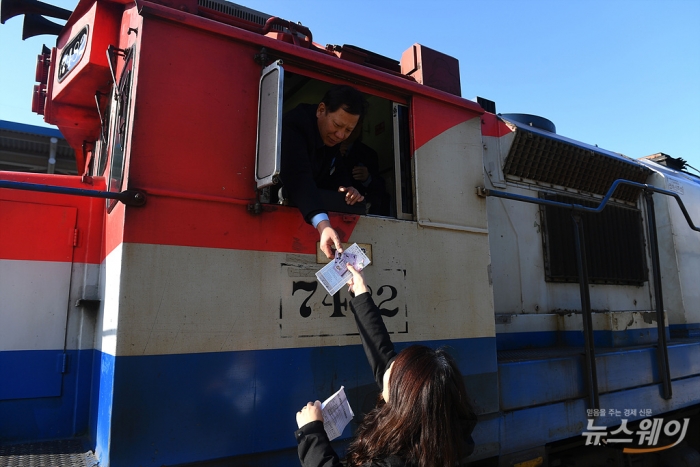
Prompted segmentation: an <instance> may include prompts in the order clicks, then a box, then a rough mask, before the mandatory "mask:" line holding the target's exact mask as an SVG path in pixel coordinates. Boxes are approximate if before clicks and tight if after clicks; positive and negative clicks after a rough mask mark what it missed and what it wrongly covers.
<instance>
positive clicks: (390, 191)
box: [255, 61, 415, 220]
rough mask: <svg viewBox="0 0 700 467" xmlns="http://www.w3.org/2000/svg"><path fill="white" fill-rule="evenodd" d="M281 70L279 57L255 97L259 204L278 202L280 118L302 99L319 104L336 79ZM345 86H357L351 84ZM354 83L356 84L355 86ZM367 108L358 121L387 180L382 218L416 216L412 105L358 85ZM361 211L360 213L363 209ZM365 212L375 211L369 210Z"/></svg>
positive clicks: (353, 210)
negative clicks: (365, 113)
mask: <svg viewBox="0 0 700 467" xmlns="http://www.w3.org/2000/svg"><path fill="white" fill-rule="evenodd" d="M289 68H290V69H288V70H285V68H284V67H283V66H282V63H281V61H276V62H275V63H273V64H271V65H269V66H268V67H266V68H264V69H263V72H262V74H261V78H260V86H259V90H260V94H259V100H258V129H257V142H256V158H255V182H256V187H257V189H258V190H259V191H260V200H261V202H263V203H275V202H276V201H277V196H276V189H277V187H276V185H277V184H278V183H279V180H280V178H281V176H282V175H283V174H281V154H282V148H281V141H282V116H283V115H284V113H285V112H288V111H289V110H291V109H293V108H294V107H296V106H297V105H298V104H301V103H318V102H320V101H321V99H322V97H323V95H324V94H325V92H326V91H327V89H328V88H330V87H331V86H332V85H334V84H344V83H342V82H340V83H339V82H338V81H337V80H335V81H331V80H325V79H324V77H323V76H318V75H314V74H313V73H308V74H307V73H306V72H305V70H299V69H296V68H294V67H291V66H290V67H289ZM347 84H349V85H353V86H356V84H355V83H350V82H348V83H347ZM356 87H357V86H356ZM361 91H362V92H363V94H365V97H366V98H367V100H368V103H369V111H368V113H367V115H366V116H365V118H364V119H363V121H362V123H361V124H362V135H363V142H364V143H365V144H366V145H367V146H369V147H370V148H372V149H374V150H375V151H376V152H377V154H378V158H379V175H380V177H381V178H382V179H383V180H384V181H385V188H386V193H387V195H388V197H389V198H390V200H389V202H388V204H389V208H388V210H387V212H386V213H384V214H379V215H380V216H381V217H390V218H395V219H402V220H415V215H414V213H415V208H414V205H415V199H414V194H415V188H414V187H415V183H414V174H413V161H412V157H411V136H410V131H409V128H410V125H409V113H410V108H409V106H408V105H407V102H406V101H403V102H397V100H400V99H393V98H392V97H390V96H387V95H386V94H384V95H382V93H380V92H377V93H376V94H375V93H372V92H371V91H369V92H368V89H367V88H366V87H365V88H363V89H361ZM333 211H334V212H347V213H357V209H356V208H355V209H351V207H350V206H348V209H347V210H343V209H342V208H338V210H337V211H336V210H333ZM363 214H364V213H363ZM368 215H373V214H372V213H371V211H370V212H369V213H368Z"/></svg>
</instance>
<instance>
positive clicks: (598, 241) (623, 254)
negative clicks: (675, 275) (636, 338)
mask: <svg viewBox="0 0 700 467" xmlns="http://www.w3.org/2000/svg"><path fill="white" fill-rule="evenodd" d="M541 196H542V197H544V198H546V199H548V200H552V201H558V202H561V203H570V204H580V205H582V206H588V207H595V206H597V205H598V202H592V201H588V200H584V199H581V198H572V197H569V196H562V195H555V194H542V195H541ZM541 210H542V213H543V221H544V229H543V235H544V237H543V239H544V246H545V247H544V259H545V274H546V277H545V279H546V280H547V281H550V282H578V265H577V263H576V244H575V237H574V223H573V220H572V219H571V211H570V210H569V209H564V208H557V207H553V206H542V207H541ZM580 215H581V219H582V221H583V231H584V234H583V235H584V239H585V242H586V261H587V264H588V276H589V277H588V280H589V281H590V282H592V283H598V284H626V285H641V284H642V283H644V282H645V281H646V280H647V267H646V261H645V258H646V255H645V252H644V233H643V224H642V216H641V213H640V211H639V210H638V209H634V208H630V207H622V206H616V205H612V204H608V205H607V206H606V207H605V209H603V211H602V212H600V213H598V214H594V213H589V212H583V213H580Z"/></svg>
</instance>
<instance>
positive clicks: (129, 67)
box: [107, 47, 134, 211]
mask: <svg viewBox="0 0 700 467" xmlns="http://www.w3.org/2000/svg"><path fill="white" fill-rule="evenodd" d="M133 50H134V49H133V47H132V48H131V49H127V51H126V55H125V57H124V69H123V70H122V74H121V77H120V78H119V84H118V86H117V91H115V96H114V97H115V98H114V102H113V105H114V107H115V109H114V118H113V122H114V123H113V125H112V142H111V149H112V151H111V156H112V158H111V161H110V168H109V179H108V182H107V189H108V190H109V191H111V192H114V193H116V192H119V191H121V190H122V183H123V181H124V162H125V160H124V154H125V150H126V144H127V131H128V126H129V125H128V123H129V117H130V115H129V108H130V106H131V82H132V74H133V65H134V61H133V53H132V52H133ZM116 203H117V201H116V200H107V207H108V211H111V210H112V209H113V208H114V206H115V205H116Z"/></svg>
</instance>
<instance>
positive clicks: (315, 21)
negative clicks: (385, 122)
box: [0, 0, 700, 170]
mask: <svg viewBox="0 0 700 467" xmlns="http://www.w3.org/2000/svg"><path fill="white" fill-rule="evenodd" d="M50 3H52V4H54V5H58V6H61V7H64V8H67V9H73V8H74V7H75V5H76V3H77V2H76V1H75V0H53V1H50ZM238 3H241V4H243V5H245V6H248V7H250V8H253V9H256V10H259V11H262V12H264V13H267V14H271V15H275V16H279V17H282V18H284V19H287V20H290V21H294V22H301V23H302V24H304V25H305V26H307V27H309V28H310V29H311V31H312V33H313V37H314V41H315V42H318V43H321V44H324V45H325V44H353V45H356V46H359V47H362V48H364V49H368V50H372V51H374V52H376V53H379V54H382V55H385V56H388V57H391V58H395V59H397V60H398V59H400V58H401V54H402V53H403V51H404V50H406V49H407V48H409V47H410V46H411V45H412V44H414V43H416V42H417V43H420V44H423V45H426V46H428V47H430V48H433V49H436V50H439V51H441V52H444V53H447V54H449V55H452V56H454V57H456V58H457V59H459V62H460V69H461V82H462V95H463V97H466V98H474V97H476V96H481V97H485V98H488V99H491V100H493V101H495V102H496V108H497V111H498V112H501V113H531V114H536V115H540V116H543V117H546V118H548V119H550V120H552V121H553V122H554V124H555V125H556V127H557V133H559V134H561V135H563V136H566V137H568V138H572V139H575V140H579V141H582V142H584V143H588V144H597V145H598V146H600V147H602V148H605V149H608V150H611V151H615V152H619V153H622V154H625V155H626V156H629V157H634V158H638V157H642V156H646V155H650V154H653V153H656V152H664V153H667V154H670V155H672V156H674V157H682V158H683V159H686V160H687V161H688V162H689V163H690V164H691V165H692V166H694V167H695V168H697V169H699V170H700V149H699V148H698V146H699V144H698V136H699V135H700V1H699V0H664V1H661V0H657V1H652V0H559V1H546V0H480V1H476V0H461V1H460V0H424V1H417V0H374V1H368V0H355V1H353V2H328V1H321V0H303V1H299V0H295V1H292V0H249V1H246V2H244V1H240V2H238ZM21 29H22V20H21V18H20V17H16V18H12V19H10V20H8V21H7V22H6V24H4V25H2V26H0V67H1V69H2V71H1V72H0V119H2V120H11V121H17V122H21V123H29V124H33V125H45V123H44V122H43V120H42V117H39V116H37V115H35V114H32V113H31V110H30V107H31V92H32V87H33V85H34V68H35V60H36V55H37V54H38V53H39V52H40V50H41V45H42V44H47V45H49V46H51V45H53V44H54V43H55V37H53V36H39V37H34V38H30V39H28V40H26V41H22V40H21Z"/></svg>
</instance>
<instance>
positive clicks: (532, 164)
mask: <svg viewBox="0 0 700 467" xmlns="http://www.w3.org/2000/svg"><path fill="white" fill-rule="evenodd" d="M515 133H516V134H515V139H514V141H513V145H512V146H511V148H510V152H509V153H508V157H507V159H506V163H505V167H504V168H503V172H504V173H505V174H506V176H507V177H508V178H509V179H513V178H515V179H520V180H534V181H536V182H542V183H548V184H553V185H560V186H564V187H567V188H573V189H576V190H581V191H583V192H587V193H594V194H599V195H604V194H605V193H606V192H607V191H608V189H609V188H610V186H611V185H612V183H613V182H614V181H615V180H617V179H619V178H624V179H626V180H631V181H633V182H638V183H645V181H646V178H647V176H648V173H649V172H648V170H647V169H645V168H644V167H642V166H639V165H635V164H633V163H628V162H626V161H625V160H624V159H615V158H612V157H610V156H607V155H605V154H604V153H597V152H595V151H592V150H588V149H585V148H583V147H578V146H575V145H573V144H567V143H566V142H564V141H560V140H556V139H552V138H547V137H544V136H541V135H539V134H536V133H530V132H527V131H524V130H522V129H518V130H517V131H516V132H515ZM638 194H639V189H638V188H634V187H631V186H626V185H623V186H620V187H618V188H617V190H615V194H614V195H613V197H614V198H617V199H620V200H624V201H632V202H634V201H635V200H636V199H637V196H638Z"/></svg>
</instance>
